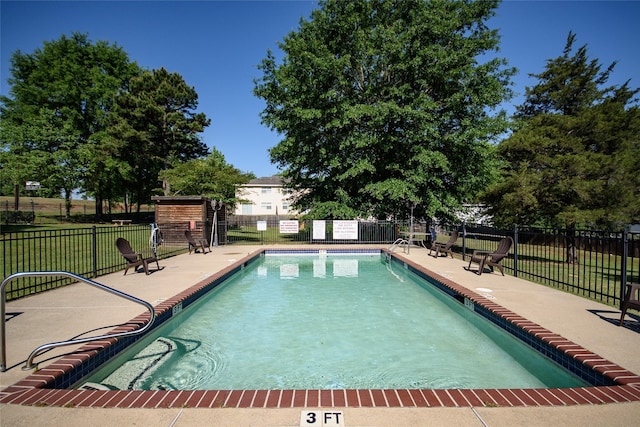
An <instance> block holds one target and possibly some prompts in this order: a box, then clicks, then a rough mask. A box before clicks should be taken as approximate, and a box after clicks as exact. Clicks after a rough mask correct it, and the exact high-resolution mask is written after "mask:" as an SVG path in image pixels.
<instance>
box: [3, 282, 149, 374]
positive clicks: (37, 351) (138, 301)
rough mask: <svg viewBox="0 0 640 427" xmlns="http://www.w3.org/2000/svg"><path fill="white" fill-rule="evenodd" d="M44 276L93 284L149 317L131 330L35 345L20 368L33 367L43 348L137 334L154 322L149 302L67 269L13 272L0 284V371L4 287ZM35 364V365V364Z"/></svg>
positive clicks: (5, 360) (4, 359)
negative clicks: (142, 310)
mask: <svg viewBox="0 0 640 427" xmlns="http://www.w3.org/2000/svg"><path fill="white" fill-rule="evenodd" d="M46 276H65V277H69V278H71V279H75V280H77V281H78V282H83V283H86V284H89V285H91V286H95V287H96V288H98V289H102V290H103V291H106V292H109V293H111V294H114V295H116V296H119V297H121V298H124V299H127V300H129V301H132V302H135V303H136V304H140V305H143V306H144V307H145V308H146V309H147V310H149V313H150V315H151V317H150V318H149V321H148V322H147V323H146V324H145V325H144V326H143V327H142V328H140V329H134V330H132V331H126V332H118V333H114V334H105V335H96V336H93V337H86V338H78V339H72V340H67V341H58V342H52V343H49V344H43V345H41V346H39V347H37V348H36V349H35V350H33V351H32V352H31V354H30V355H29V357H28V358H27V362H26V364H25V366H24V367H23V368H22V369H24V370H27V369H31V368H33V367H34V364H33V359H34V357H36V356H37V355H38V354H40V353H42V352H43V351H45V350H49V349H51V348H55V347H62V346H65V345H73V344H82V343H86V342H90V341H98V340H103V339H111V338H118V337H126V336H133V335H139V334H142V333H144V332H146V331H147V330H148V329H150V328H152V327H153V323H154V321H155V318H156V311H155V309H154V308H153V306H152V305H151V304H149V303H148V302H146V301H144V300H141V299H139V298H136V297H134V296H132V295H129V294H126V293H124V292H120V291H119V290H117V289H113V288H110V287H108V286H105V285H103V284H101V283H98V282H95V281H93V280H91V279H87V278H86V277H82V276H79V275H77V274H74V273H70V272H68V271H26V272H19V273H13V274H11V275H9V276H7V277H6V278H5V279H4V280H3V281H2V284H0V372H5V371H6V370H7V365H6V362H7V353H6V342H5V341H6V329H5V287H6V286H7V284H8V283H9V282H11V281H12V280H14V279H17V278H19V277H46ZM35 366H37V364H36V365H35Z"/></svg>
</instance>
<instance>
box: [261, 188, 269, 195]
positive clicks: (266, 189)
mask: <svg viewBox="0 0 640 427" xmlns="http://www.w3.org/2000/svg"><path fill="white" fill-rule="evenodd" d="M269 193H271V187H262V194H269Z"/></svg>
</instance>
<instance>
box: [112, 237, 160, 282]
mask: <svg viewBox="0 0 640 427" xmlns="http://www.w3.org/2000/svg"><path fill="white" fill-rule="evenodd" d="M116 246H117V247H118V250H119V251H120V253H121V254H122V256H123V257H124V259H126V260H127V268H125V270H124V274H125V275H126V274H127V271H129V268H131V267H134V270H135V271H136V272H137V271H138V267H139V266H142V268H143V269H144V273H145V274H149V263H151V262H154V261H155V263H156V266H158V270H160V264H158V258H156V256H155V255H154V256H151V257H147V258H145V257H143V256H142V254H140V253H135V252H134V251H133V249H131V245H130V244H129V242H128V241H127V240H125V239H123V238H122V237H118V239H117V240H116Z"/></svg>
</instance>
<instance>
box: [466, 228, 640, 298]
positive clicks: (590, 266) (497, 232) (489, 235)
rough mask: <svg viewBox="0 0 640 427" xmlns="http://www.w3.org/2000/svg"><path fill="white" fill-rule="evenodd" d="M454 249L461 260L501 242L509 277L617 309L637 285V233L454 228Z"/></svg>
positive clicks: (639, 237)
mask: <svg viewBox="0 0 640 427" xmlns="http://www.w3.org/2000/svg"><path fill="white" fill-rule="evenodd" d="M458 230H459V231H460V234H461V236H462V239H461V240H460V245H459V246H458V247H457V248H455V249H456V250H457V252H458V253H459V254H460V255H461V256H462V258H463V259H466V255H467V254H471V253H472V252H473V250H474V249H479V250H491V249H495V248H496V246H497V241H498V240H500V239H501V238H502V237H506V236H511V237H512V238H513V240H514V246H513V249H512V250H511V252H510V254H509V257H508V258H507V259H506V260H504V261H503V265H504V267H505V271H507V272H509V273H510V274H512V275H514V276H517V277H520V278H523V279H526V280H530V281H533V282H536V283H542V284H544V285H547V286H551V287H554V288H558V289H562V290H565V291H568V292H571V293H573V294H577V295H581V296H583V297H585V298H590V299H593V300H596V301H600V302H603V303H605V304H608V305H613V306H617V305H619V304H620V301H621V299H622V297H623V292H624V288H625V286H624V285H625V284H626V283H629V282H638V281H640V272H639V270H640V234H638V233H635V232H630V230H629V229H625V230H623V231H619V232H609V231H594V230H565V229H552V228H530V227H523V226H517V225H516V226H514V227H513V228H512V229H497V228H493V227H487V226H482V225H477V224H462V225H461V226H460V227H458Z"/></svg>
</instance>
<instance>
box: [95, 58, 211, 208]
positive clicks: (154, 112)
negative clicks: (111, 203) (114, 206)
mask: <svg viewBox="0 0 640 427" xmlns="http://www.w3.org/2000/svg"><path fill="white" fill-rule="evenodd" d="M197 106H198V94H197V93H196V91H195V89H194V88H193V87H191V86H188V85H187V84H186V82H185V81H184V79H183V78H182V76H181V75H180V74H178V73H169V72H168V71H167V70H166V69H164V68H161V69H159V70H152V71H146V72H144V73H142V75H140V76H138V77H134V78H132V79H131V81H130V84H129V88H128V91H124V92H121V93H120V94H119V95H118V97H117V98H116V105H115V107H114V111H113V112H112V114H111V116H110V120H109V128H108V131H107V134H108V137H107V139H108V141H109V144H110V146H111V147H112V150H113V154H114V155H116V156H117V158H118V160H119V161H118V162H117V164H114V168H116V169H118V174H119V175H120V176H121V179H122V181H123V182H124V187H122V188H123V189H130V192H131V194H130V197H125V199H130V200H131V202H132V203H134V202H135V203H137V207H138V210H139V208H140V203H141V202H143V201H146V200H149V198H150V196H151V194H153V192H154V191H156V189H157V188H158V174H159V173H160V171H161V170H163V169H168V168H169V167H170V165H171V164H175V163H177V162H184V161H188V160H192V159H196V158H198V157H200V156H204V155H206V154H207V152H208V149H207V146H206V145H205V144H204V143H203V142H202V141H201V140H200V137H199V133H201V132H202V131H203V130H204V128H205V127H206V126H209V124H210V122H211V121H210V120H209V119H208V118H207V117H206V115H205V114H204V113H196V112H195V110H196V108H197Z"/></svg>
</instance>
